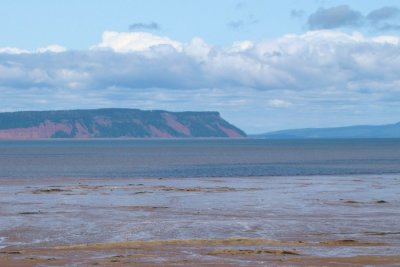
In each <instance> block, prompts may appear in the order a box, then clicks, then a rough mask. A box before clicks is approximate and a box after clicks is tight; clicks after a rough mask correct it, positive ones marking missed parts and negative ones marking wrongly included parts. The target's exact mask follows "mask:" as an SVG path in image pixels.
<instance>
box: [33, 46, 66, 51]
mask: <svg viewBox="0 0 400 267" xmlns="http://www.w3.org/2000/svg"><path fill="white" fill-rule="evenodd" d="M65 51H67V49H66V48H65V47H63V46H61V45H57V44H53V45H49V46H46V47H42V48H38V49H36V52H38V53H46V52H52V53H62V52H65Z"/></svg>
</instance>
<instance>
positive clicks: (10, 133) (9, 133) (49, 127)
mask: <svg viewBox="0 0 400 267" xmlns="http://www.w3.org/2000/svg"><path fill="white" fill-rule="evenodd" d="M71 130H72V127H71V125H68V124H66V123H53V122H50V121H46V122H44V123H41V124H39V126H36V127H28V128H14V129H5V130H0V139H39V138H51V137H52V136H53V135H54V133H56V132H58V131H62V132H65V133H67V134H70V133H71Z"/></svg>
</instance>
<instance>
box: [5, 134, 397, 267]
mask: <svg viewBox="0 0 400 267" xmlns="http://www.w3.org/2000/svg"><path fill="white" fill-rule="evenodd" d="M398 173H400V140H311V141H310V140H288V141H279V140H274V141H269V140H141V141H139V140H116V141H115V140H88V141H82V140H78V141H76V140H62V141H17V142H15V141H0V183H1V186H0V266H23V267H25V266H93V264H95V265H100V266H115V265H113V264H114V263H118V264H119V265H117V266H132V264H135V265H137V264H139V265H137V266H153V265H157V264H161V265H163V266H177V265H180V266H202V265H207V266H282V262H284V263H285V264H283V265H284V266H297V265H301V266H309V265H312V266H321V265H323V266H364V265H365V264H370V265H375V266H383V265H387V266H397V265H396V264H397V263H398V262H400V258H399V257H398V255H400V227H399V225H400V224H399V223H398V222H399V221H400V213H399V212H398V211H399V210H400V197H399V196H400V190H399V188H400V187H399V186H400V174H398ZM232 238H233V239H232ZM176 240H179V242H178V241H176ZM138 241H140V242H138ZM98 243H101V244H98ZM80 244H90V245H89V246H80ZM60 246H63V247H61V248H60ZM332 257H333V258H332ZM360 257H361V258H360ZM332 262H334V263H335V264H336V265H332ZM373 262H374V264H371V263H373ZM124 264H125V265H124ZM140 264H142V265H140ZM151 264H153V265H151ZM346 264H347V265H346Z"/></svg>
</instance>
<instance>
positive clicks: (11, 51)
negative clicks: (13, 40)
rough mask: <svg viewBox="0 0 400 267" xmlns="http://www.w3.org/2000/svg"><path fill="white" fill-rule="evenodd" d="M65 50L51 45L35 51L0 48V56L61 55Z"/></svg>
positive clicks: (59, 46)
mask: <svg viewBox="0 0 400 267" xmlns="http://www.w3.org/2000/svg"><path fill="white" fill-rule="evenodd" d="M65 51H67V49H66V48H65V47H63V46H61V45H57V44H53V45H49V46H46V47H41V48H37V49H35V50H27V49H21V48H16V47H0V54H14V55H18V54H35V53H47V52H51V53H62V52H65Z"/></svg>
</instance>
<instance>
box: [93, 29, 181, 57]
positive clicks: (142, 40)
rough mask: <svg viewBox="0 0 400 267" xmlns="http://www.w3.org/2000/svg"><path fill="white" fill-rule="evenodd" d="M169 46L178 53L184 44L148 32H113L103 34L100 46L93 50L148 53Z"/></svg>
mask: <svg viewBox="0 0 400 267" xmlns="http://www.w3.org/2000/svg"><path fill="white" fill-rule="evenodd" d="M160 45H168V46H171V47H173V48H175V49H176V50H178V51H181V50H182V44H181V43H179V42H177V41H174V40H171V39H170V38H168V37H164V36H157V35H154V34H151V33H148V32H111V31H107V32H104V33H103V36H102V41H101V43H100V44H98V45H96V46H94V47H93V48H94V49H96V48H106V49H107V48H108V49H112V50H113V51H115V52H118V53H127V52H137V51H146V50H149V49H150V48H152V47H155V46H160Z"/></svg>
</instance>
